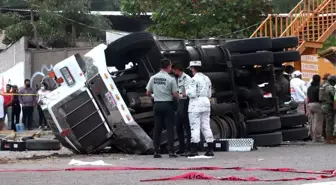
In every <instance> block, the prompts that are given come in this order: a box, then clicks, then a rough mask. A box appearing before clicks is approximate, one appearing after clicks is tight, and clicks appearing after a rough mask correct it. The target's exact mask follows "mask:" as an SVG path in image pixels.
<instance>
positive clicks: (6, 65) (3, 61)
mask: <svg viewBox="0 0 336 185" xmlns="http://www.w3.org/2000/svg"><path fill="white" fill-rule="evenodd" d="M26 43H27V42H26V38H25V37H22V38H21V39H20V40H19V41H17V42H16V43H15V44H13V45H11V46H10V47H8V48H7V49H5V50H3V51H2V52H1V53H0V73H3V72H5V71H7V70H8V69H10V68H12V67H13V66H15V64H17V63H19V62H23V61H25V57H26V56H25V48H26V45H27V44H26Z"/></svg>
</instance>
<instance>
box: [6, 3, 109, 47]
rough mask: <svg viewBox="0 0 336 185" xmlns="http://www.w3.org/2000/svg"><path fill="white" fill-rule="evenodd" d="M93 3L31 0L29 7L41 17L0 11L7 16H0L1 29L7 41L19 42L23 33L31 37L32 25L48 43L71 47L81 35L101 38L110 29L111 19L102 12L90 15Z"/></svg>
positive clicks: (82, 36) (55, 45)
mask: <svg viewBox="0 0 336 185" xmlns="http://www.w3.org/2000/svg"><path fill="white" fill-rule="evenodd" d="M90 3H91V1H90V0H29V1H28V5H27V7H28V8H29V9H31V10H32V11H33V12H34V13H35V15H37V16H36V17H38V19H37V18H35V19H34V21H33V22H30V21H27V20H24V19H23V17H22V16H20V15H18V14H8V13H6V14H0V18H1V16H3V17H4V18H5V19H4V20H0V26H1V27H0V29H3V30H5V39H4V43H5V44H9V43H12V42H16V41H17V40H18V39H20V38H21V37H22V36H28V37H30V38H32V37H33V34H32V33H34V30H33V28H36V32H37V33H38V36H39V37H38V38H40V39H41V40H42V41H43V42H44V43H45V44H46V45H47V46H49V47H72V46H75V41H76V39H78V38H81V39H87V40H92V38H102V37H103V36H104V35H105V30H107V29H110V22H109V21H108V20H107V19H106V18H104V17H102V16H100V15H91V14H90ZM18 20H19V21H18ZM1 21H2V25H1ZM36 32H35V33H36Z"/></svg>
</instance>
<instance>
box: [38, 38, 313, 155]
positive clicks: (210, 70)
mask: <svg viewBox="0 0 336 185" xmlns="http://www.w3.org/2000/svg"><path fill="white" fill-rule="evenodd" d="M295 42H296V43H295ZM295 44H297V38H295V37H285V38H279V39H270V38H268V37H265V38H252V39H241V40H229V41H225V40H216V39H201V40H189V41H185V40H156V39H154V37H153V35H152V34H151V33H148V32H139V33H132V34H129V35H126V36H123V37H121V38H119V39H117V40H115V41H113V42H112V43H110V44H109V45H105V44H100V45H98V46H96V47H95V48H94V49H92V50H91V51H89V52H88V53H87V54H85V55H84V56H81V55H80V54H76V55H73V56H71V57H69V58H67V59H65V60H63V61H61V62H59V63H57V64H56V65H55V66H54V68H53V73H52V74H51V75H50V77H51V78H55V79H56V81H57V83H58V84H59V87H58V88H57V89H55V90H54V91H52V92H51V93H50V94H48V95H47V96H46V98H45V101H44V102H45V104H44V105H43V106H42V109H43V112H44V114H45V117H46V119H47V122H48V124H49V125H50V127H51V129H52V131H53V133H54V134H55V136H56V138H57V139H58V140H60V142H61V143H62V145H63V146H65V147H67V148H69V149H70V150H72V151H74V152H76V153H97V152H100V151H101V150H103V149H104V148H105V147H107V146H113V147H116V148H118V150H120V151H123V152H125V153H135V154H150V153H152V152H153V144H152V139H151V138H152V134H153V133H152V132H153V111H152V109H153V101H152V98H151V97H148V96H146V95H145V86H146V84H147V82H148V80H149V78H150V77H151V76H152V75H153V74H155V73H156V72H158V71H159V70H160V69H159V61H160V59H162V58H164V57H165V58H169V59H170V60H171V61H172V62H173V64H177V63H182V64H183V65H184V66H185V67H187V66H188V64H189V61H191V60H201V61H202V63H203V66H204V67H203V72H204V74H205V75H207V76H209V78H210V79H211V81H212V84H213V97H212V100H211V102H212V105H211V128H212V130H213V133H214V136H215V138H216V139H221V138H252V139H254V140H255V144H256V145H257V146H278V145H280V144H281V142H282V141H287V140H301V139H305V138H307V137H308V129H307V128H305V127H304V125H305V124H306V121H307V117H306V116H305V115H304V114H302V113H297V112H295V110H296V108H297V103H296V102H294V101H292V100H291V98H290V88H289V75H287V74H286V72H287V73H290V72H291V70H290V69H291V68H290V67H288V66H287V67H285V66H283V65H282V64H283V63H285V62H291V61H296V60H297V59H298V58H300V54H299V53H297V52H296V51H288V50H286V48H290V47H292V45H295ZM130 62H132V63H133V66H132V67H131V68H128V69H127V68H126V67H125V66H126V64H128V63H130ZM108 67H116V68H117V69H118V71H115V72H109V71H108ZM175 136H176V134H175ZM166 144H167V136H166V132H165V131H163V133H162V141H161V145H162V148H163V149H164V148H165V145H166ZM176 147H178V142H177V137H176Z"/></svg>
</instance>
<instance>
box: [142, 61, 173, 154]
mask: <svg viewBox="0 0 336 185" xmlns="http://www.w3.org/2000/svg"><path fill="white" fill-rule="evenodd" d="M160 65H161V71H160V72H158V73H157V74H155V75H154V76H152V77H151V78H150V79H149V82H148V84H147V86H146V90H147V92H146V94H147V96H152V93H153V94H154V110H153V111H154V136H153V143H154V149H155V153H154V158H161V157H162V156H161V154H160V142H161V132H162V127H163V125H164V126H165V127H166V130H167V134H168V151H169V157H171V158H176V157H177V155H176V154H175V152H174V114H175V113H174V110H173V104H174V103H173V101H174V98H178V93H177V84H176V80H175V79H174V78H173V77H171V76H170V75H169V74H168V73H170V71H171V68H172V64H171V62H170V60H168V59H162V60H161V61H160Z"/></svg>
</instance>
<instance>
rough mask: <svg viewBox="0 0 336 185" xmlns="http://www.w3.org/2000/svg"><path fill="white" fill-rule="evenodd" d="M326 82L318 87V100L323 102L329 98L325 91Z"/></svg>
mask: <svg viewBox="0 0 336 185" xmlns="http://www.w3.org/2000/svg"><path fill="white" fill-rule="evenodd" d="M327 86H328V84H324V85H322V86H321V87H320V89H319V101H321V102H324V101H328V100H330V96H329V93H328V91H327Z"/></svg>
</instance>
